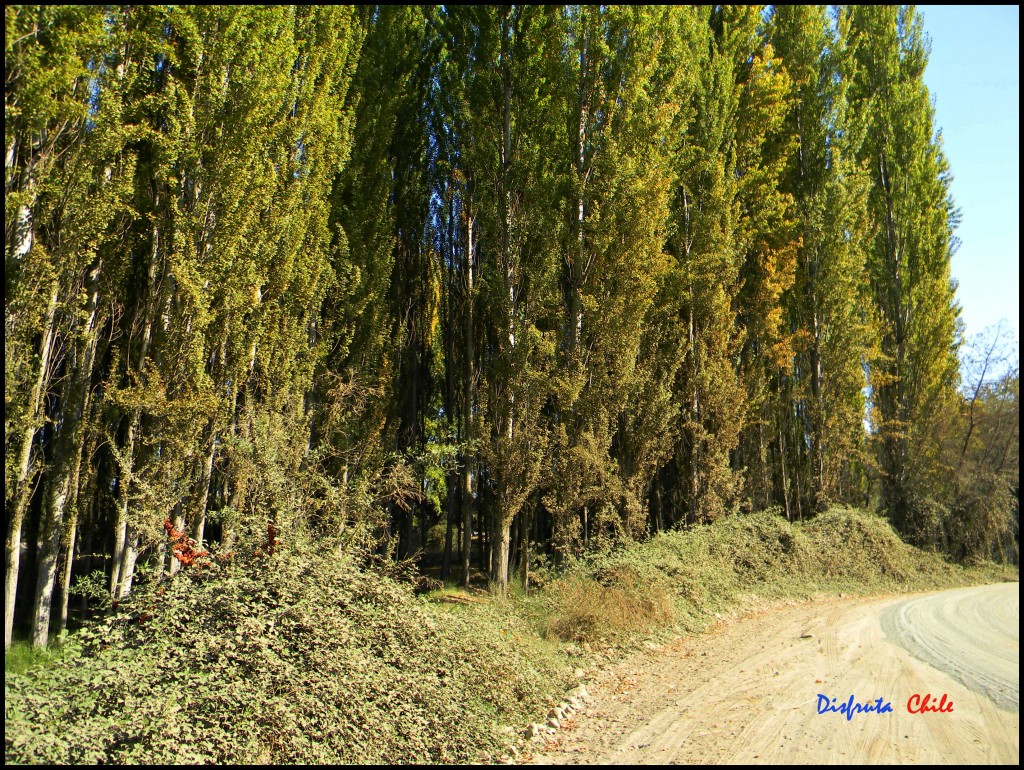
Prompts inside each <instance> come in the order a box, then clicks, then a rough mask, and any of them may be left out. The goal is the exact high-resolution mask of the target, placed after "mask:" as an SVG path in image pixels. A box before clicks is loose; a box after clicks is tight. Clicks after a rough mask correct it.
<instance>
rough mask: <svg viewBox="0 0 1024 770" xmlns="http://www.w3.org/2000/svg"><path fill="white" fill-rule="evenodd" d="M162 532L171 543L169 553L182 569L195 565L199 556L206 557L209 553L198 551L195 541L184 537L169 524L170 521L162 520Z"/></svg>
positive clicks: (181, 532) (183, 534)
mask: <svg viewBox="0 0 1024 770" xmlns="http://www.w3.org/2000/svg"><path fill="white" fill-rule="evenodd" d="M164 530H165V531H166V532H167V539H168V540H169V541H170V543H171V553H172V554H174V558H175V559H177V560H178V561H179V562H181V564H182V566H183V567H189V566H191V565H192V564H194V563H195V560H196V559H198V558H199V557H200V556H208V555H209V553H210V552H209V551H198V550H196V547H197V546H198V545H199V544H198V543H197V542H196V541H195V540H193V539H192V538H190V537H186V535H185V532H184V530H177V529H175V528H174V525H173V524H171V520H170V519H164Z"/></svg>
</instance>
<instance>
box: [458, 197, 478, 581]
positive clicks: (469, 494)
mask: <svg viewBox="0 0 1024 770" xmlns="http://www.w3.org/2000/svg"><path fill="white" fill-rule="evenodd" d="M473 224H474V215H473V214H472V213H470V214H469V215H468V216H467V220H466V264H465V274H466V303H465V309H464V310H465V335H466V339H465V340H464V344H465V358H466V366H465V370H464V375H465V382H464V393H463V397H462V413H463V414H462V423H463V431H464V439H463V440H464V443H465V445H466V450H465V453H464V457H463V462H462V485H461V486H462V538H463V543H462V545H463V548H462V585H463V587H464V588H469V563H470V552H471V548H472V545H473V450H472V449H471V446H472V442H473V380H474V376H473V375H474V371H473V369H474V361H473V359H474V353H473V259H474V256H475V255H474V253H473V250H474V249H473V246H474V241H473V239H474V232H473Z"/></svg>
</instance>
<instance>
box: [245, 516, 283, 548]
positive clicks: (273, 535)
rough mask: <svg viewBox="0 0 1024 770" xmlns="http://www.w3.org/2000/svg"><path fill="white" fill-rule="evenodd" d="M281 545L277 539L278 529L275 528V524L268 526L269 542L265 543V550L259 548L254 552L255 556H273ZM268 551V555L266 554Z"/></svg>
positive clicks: (271, 523)
mask: <svg viewBox="0 0 1024 770" xmlns="http://www.w3.org/2000/svg"><path fill="white" fill-rule="evenodd" d="M280 544H281V541H280V540H278V539H277V527H275V526H274V523H273V522H270V523H269V524H267V542H266V543H264V545H263V548H262V549H259V548H257V549H256V550H255V551H253V552H252V555H253V556H273V555H274V551H276V550H277V546H278V545H280ZM264 551H266V553H264Z"/></svg>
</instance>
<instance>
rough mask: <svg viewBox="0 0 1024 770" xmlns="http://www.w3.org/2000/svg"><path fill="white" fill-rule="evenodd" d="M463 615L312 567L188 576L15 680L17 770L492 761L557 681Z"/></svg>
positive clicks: (358, 573) (256, 563) (332, 566)
mask: <svg viewBox="0 0 1024 770" xmlns="http://www.w3.org/2000/svg"><path fill="white" fill-rule="evenodd" d="M463 610H464V608H462V607H459V606H453V605H447V604H434V603H432V602H426V601H424V600H422V599H417V598H416V597H414V596H413V594H412V591H411V588H410V586H408V585H400V584H397V583H395V582H393V581H392V580H391V579H389V578H387V577H385V576H383V575H381V574H380V573H376V572H373V571H367V570H364V569H360V568H359V567H357V566H356V564H355V563H354V562H353V561H352V559H351V558H349V557H344V558H333V557H323V556H320V555H318V554H317V553H316V552H315V551H313V550H303V549H296V548H288V549H285V550H282V551H279V552H278V553H276V554H275V555H274V556H273V557H271V558H259V557H257V558H243V557H241V556H239V557H236V558H235V560H234V561H232V562H230V563H226V564H224V565H223V566H217V565H216V564H211V565H207V566H206V567H205V568H203V569H199V568H192V569H188V570H184V571H182V572H179V573H178V574H177V575H176V576H175V577H174V578H173V579H172V580H170V581H164V582H162V583H158V584H155V585H153V586H152V587H151V588H149V589H148V590H137V591H136V592H135V593H134V594H133V596H132V598H131V600H130V601H128V602H123V603H122V604H121V605H120V606H119V608H118V610H117V612H116V613H115V614H114V616H113V617H111V618H110V619H109V620H108V621H106V622H103V623H100V624H98V625H96V626H94V627H90V628H87V629H83V630H82V631H81V632H79V633H77V634H75V635H74V636H73V637H72V638H71V639H69V641H68V642H67V645H66V647H65V652H64V655H65V658H64V660H65V663H64V664H62V665H61V666H52V667H47V668H44V669H35V670H34V671H32V672H30V673H28V674H25V675H22V674H14V673H13V672H12V671H11V670H8V672H7V676H6V681H5V689H6V693H5V694H6V698H5V700H6V704H7V706H6V725H7V729H6V759H7V761H8V762H55V763H56V762H63V763H68V762H71V763H76V762H133V761H134V762H147V763H153V762H166V763H172V764H175V763H182V762H239V763H276V764H280V763H297V762H301V763H317V764H325V763H326V764H336V763H354V762H369V763H395V762H400V763H404V762H426V763H437V762H474V761H484V760H486V759H487V758H489V757H493V756H495V753H496V752H497V751H498V750H499V748H500V734H499V733H498V732H497V730H496V728H497V726H498V723H499V722H506V723H507V722H513V723H514V722H517V721H520V720H524V719H525V718H526V716H527V715H528V714H529V713H533V712H536V711H538V710H540V709H542V708H543V707H544V704H545V702H546V698H547V697H550V694H551V689H552V688H553V687H557V686H559V685H560V684H563V680H562V678H561V677H563V676H564V673H563V670H562V668H560V667H559V665H558V664H557V662H556V661H555V660H554V659H552V658H550V657H545V656H543V655H540V656H536V657H534V656H533V655H532V654H531V653H532V652H535V651H536V650H537V648H538V647H541V646H543V643H542V642H540V641H539V640H538V641H534V642H529V641H527V643H523V640H524V637H525V636H528V635H529V634H530V631H529V630H528V627H527V626H526V625H524V621H522V620H519V619H517V617H516V615H515V614H513V613H508V612H506V611H504V610H503V609H502V608H501V607H498V606H495V607H491V608H489V609H486V610H482V611H481V612H480V613H476V614H473V613H466V612H464V611H463ZM562 665H563V666H564V664H562ZM58 692H59V693H61V697H59V698H55V697H53V695H54V693H58ZM55 724H63V725H66V726H67V727H66V728H65V729H61V730H54V729H53V725H55Z"/></svg>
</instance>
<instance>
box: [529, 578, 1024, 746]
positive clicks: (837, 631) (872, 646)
mask: <svg viewBox="0 0 1024 770" xmlns="http://www.w3.org/2000/svg"><path fill="white" fill-rule="evenodd" d="M1019 607H1020V593H1019V586H1018V584H1017V583H1007V584H1001V585H995V586H984V587H980V588H970V589H961V590H956V591H945V592H941V593H934V594H925V595H919V596H916V597H914V598H911V599H907V598H906V596H903V597H893V596H889V597H885V598H873V599H860V598H857V599H831V600H821V601H816V602H811V603H807V604H802V605H795V606H788V607H782V608H779V607H775V608H771V609H767V610H763V611H761V612H759V613H753V614H750V615H747V616H744V617H740V618H735V619H727V620H723V621H721V622H720V623H719V624H718V625H717V627H716V628H714V629H712V630H711V631H710V632H708V633H707V634H704V635H702V636H699V637H694V638H687V639H680V640H678V641H677V642H675V643H674V644H671V645H667V646H664V647H662V648H660V649H658V650H652V651H650V652H649V653H646V654H644V655H642V656H637V657H634V658H632V659H630V660H626V661H623V662H622V663H620V664H618V665H617V666H615V667H612V668H610V669H609V670H607V671H606V672H604V673H603V674H601V675H599V676H598V677H597V680H596V681H594V682H593V683H592V684H591V685H590V686H589V688H588V689H589V690H590V693H591V696H592V701H591V704H590V706H589V707H588V708H587V710H586V711H585V712H584V713H582V714H579V715H577V716H576V717H575V718H574V719H573V721H572V722H571V723H570V724H569V725H567V726H565V727H564V728H563V729H561V730H559V731H558V733H557V734H556V735H555V736H552V739H549V740H548V742H547V746H546V750H544V751H538V752H537V753H536V754H535V755H534V756H533V757H532V761H534V762H541V763H557V764H565V763H582V764H609V763H610V764H634V763H636V764H644V763H659V764H665V763H703V764H707V763H739V764H746V763H753V764H766V763H824V764H844V763H849V764H862V763H896V762H899V763H902V762H929V763H1012V764H1017V763H1018V760H1019V755H1020V742H1019V726H1020V716H1019V708H1018V697H1019V681H1020V678H1019V639H1018V625H1019V615H1020V609H1019ZM926 694H930V695H931V696H932V697H931V699H930V700H929V701H928V702H927V704H925V705H926V708H927V709H938V708H942V709H944V711H943V712H940V711H938V710H935V711H930V710H926V711H925V712H924V713H911V711H910V709H913V710H914V711H918V712H921V711H922V709H921V706H922V701H923V699H924V696H925V695H926ZM819 695H822V696H825V700H824V704H825V705H827V706H830V707H834V708H838V707H839V704H845V703H847V702H848V700H849V698H850V696H851V695H852V696H853V697H854V701H855V702H856V703H860V704H865V703H870V704H871V705H872V707H873V708H874V709H875V710H874V711H871V712H868V713H863V712H860V711H857V710H856V709H855V711H857V713H854V714H853V715H852V718H850V719H848V718H847V716H846V715H845V713H837V712H835V711H827V712H826V713H821V714H819V713H818V708H819V703H821V699H820V698H819ZM914 695H918V696H919V697H918V698H917V699H916V700H915V701H912V700H911V699H912V696H914ZM943 695H945V696H946V702H945V704H942V696H943ZM833 698H835V699H836V700H835V703H834V704H833V701H832V699H833ZM879 698H881V699H882V700H881V701H878V700H877V699H879ZM908 701H910V703H909V705H908ZM950 702H951V703H952V711H948V708H949V703H950ZM886 704H890V706H891V712H887V713H877V710H878V709H879V708H880V709H881V710H882V711H887V709H886Z"/></svg>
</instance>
